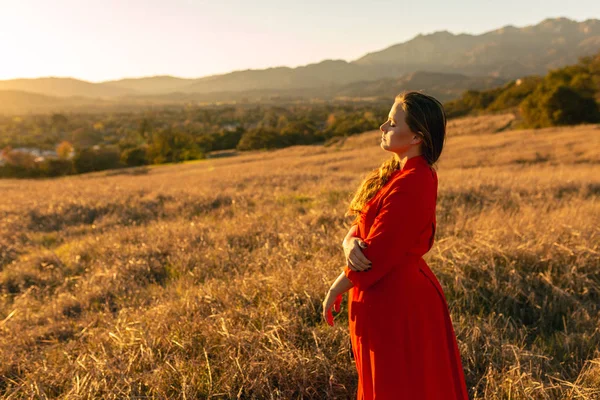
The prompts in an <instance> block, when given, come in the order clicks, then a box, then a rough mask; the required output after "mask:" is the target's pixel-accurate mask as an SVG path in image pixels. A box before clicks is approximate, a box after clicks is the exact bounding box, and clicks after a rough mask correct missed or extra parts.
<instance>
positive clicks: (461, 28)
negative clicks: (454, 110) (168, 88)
mask: <svg viewBox="0 0 600 400" xmlns="http://www.w3.org/2000/svg"><path fill="white" fill-rule="evenodd" d="M554 17H568V18H571V19H574V20H577V21H583V20H586V19H589V18H600V1H598V0H574V1H565V0H539V1H538V0H502V1H498V0H496V1H489V0H461V1H448V0H413V1H402V0H395V1H383V0H368V1H367V0H365V1H354V0H346V1H337V0H335V1H328V0H320V1H316V0H295V1H286V0H253V1H248V0H239V1H233V0H163V1H158V0H129V1H128V0H102V1H98V0H52V1H50V0H0V54H1V55H0V79H12V78H32V77H42V76H60V77H67V76H69V77H74V78H78V79H84V80H88V81H92V82H98V81H103V80H110V79H119V78H124V77H141V76H151V75H174V76H179V77H186V78H187V77H189V78H197V77H201V76H207V75H213V74H220V73H227V72H231V71H234V70H244V69H259V68H268V67H275V66H289V67H296V66H299V65H306V64H310V63H315V62H320V61H322V60H324V59H343V60H346V61H352V60H355V59H357V58H359V57H361V56H363V55H365V54H366V53H368V52H373V51H377V50H382V49H384V48H386V47H388V46H390V45H393V44H396V43H399V42H403V41H406V40H409V39H411V38H413V37H414V36H416V35H417V34H419V33H423V34H426V33H432V32H435V31H440V30H448V31H450V32H452V33H473V34H479V33H483V32H487V31H489V30H493V29H496V28H500V27H502V26H505V25H509V24H511V25H515V26H517V27H522V26H526V25H533V24H537V23H539V22H541V21H542V20H544V19H545V18H554Z"/></svg>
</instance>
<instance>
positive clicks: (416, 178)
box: [390, 165, 437, 190]
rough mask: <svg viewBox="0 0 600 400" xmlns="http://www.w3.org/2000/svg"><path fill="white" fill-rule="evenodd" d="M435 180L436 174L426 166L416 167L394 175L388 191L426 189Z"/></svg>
mask: <svg viewBox="0 0 600 400" xmlns="http://www.w3.org/2000/svg"><path fill="white" fill-rule="evenodd" d="M436 179H437V174H436V172H435V170H434V169H433V168H431V167H430V166H428V165H416V166H413V167H410V168H407V169H405V170H402V171H397V173H395V174H394V175H393V176H392V178H391V180H392V182H391V183H390V190H393V189H394V188H397V189H400V188H411V187H413V188H414V187H426V186H429V184H430V183H433V182H434V181H435V180H436Z"/></svg>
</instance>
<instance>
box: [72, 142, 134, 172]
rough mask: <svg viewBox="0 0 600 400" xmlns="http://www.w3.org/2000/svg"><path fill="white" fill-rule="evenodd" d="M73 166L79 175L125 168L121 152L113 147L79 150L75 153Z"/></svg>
mask: <svg viewBox="0 0 600 400" xmlns="http://www.w3.org/2000/svg"><path fill="white" fill-rule="evenodd" d="M73 164H74V166H75V170H76V171H77V173H84V172H92V171H103V170H105V169H112V168H120V167H122V166H123V164H122V163H121V156H120V153H119V150H118V149H117V148H113V147H98V148H97V147H85V148H82V149H79V150H78V151H77V152H76V153H75V157H74V158H73Z"/></svg>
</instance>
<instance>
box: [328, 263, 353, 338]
mask: <svg viewBox="0 0 600 400" xmlns="http://www.w3.org/2000/svg"><path fill="white" fill-rule="evenodd" d="M352 286H353V284H352V281H350V279H348V277H346V275H345V274H344V272H342V273H341V274H340V276H338V278H337V279H336V280H335V282H333V285H331V288H330V289H329V292H327V295H326V296H325V300H323V318H324V319H325V321H327V323H328V324H329V325H330V326H333V314H332V312H331V307H333V309H334V310H335V312H339V311H340V305H341V303H342V294H344V293H345V292H347V291H348V290H349V289H350V288H351V287H352Z"/></svg>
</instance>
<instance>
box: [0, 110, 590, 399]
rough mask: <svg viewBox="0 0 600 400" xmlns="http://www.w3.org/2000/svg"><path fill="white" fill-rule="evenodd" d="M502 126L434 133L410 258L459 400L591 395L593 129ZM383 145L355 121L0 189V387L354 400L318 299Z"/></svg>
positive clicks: (469, 123) (345, 357)
mask: <svg viewBox="0 0 600 400" xmlns="http://www.w3.org/2000/svg"><path fill="white" fill-rule="evenodd" d="M511 118H512V116H510V115H508V116H507V115H505V116H494V117H478V118H465V119H460V120H455V121H452V122H451V123H450V124H449V132H448V139H447V142H446V147H445V149H444V153H443V155H442V157H441V159H440V161H439V165H438V174H439V195H438V208H437V213H438V214H437V218H438V230H437V233H436V242H435V244H434V247H433V248H432V250H431V251H430V252H429V253H427V254H426V255H425V259H426V261H427V262H428V264H429V265H430V267H431V269H432V270H433V271H434V272H435V274H436V275H437V276H438V279H439V280H440V282H441V283H442V286H443V287H444V290H445V293H446V297H447V299H448V302H449V307H450V310H451V315H452V320H453V324H454V327H455V330H456V334H457V337H458V341H459V346H460V351H461V355H462V359H463V365H464V368H465V375H466V378H467V386H468V388H469V392H470V397H471V398H473V399H598V398H600V261H599V260H600V235H599V234H600V230H599V227H600V203H599V202H598V198H599V196H600V165H599V161H600V125H582V126H577V127H571V128H550V129H542V130H516V131H511V130H506V126H507V124H508V123H509V122H510V119H511ZM388 157H390V153H386V152H385V151H383V150H382V149H381V148H380V147H379V133H378V132H376V131H374V132H366V133H364V134H362V135H357V136H352V137H348V138H347V139H346V140H341V141H339V142H337V143H332V144H331V145H328V146H326V147H325V146H295V147H292V148H286V149H281V150H277V151H270V152H261V151H258V152H253V153H249V154H242V155H234V156H230V157H219V158H211V159H207V160H203V161H197V162H191V163H186V164H180V165H166V166H157V167H150V168H137V169H127V170H118V171H107V172H98V173H92V174H86V175H81V176H72V177H64V178H59V179H51V180H39V181H33V180H3V181H0V196H1V197H0V199H1V200H0V218H1V223H0V295H1V297H0V396H2V397H3V398H7V399H16V398H42V399H44V398H70V399H78V398H106V399H111V398H157V399H162V398H181V399H193V398H202V399H203V398H211V399H235V398H242V399H279V398H281V399H313V398H314V399H322V398H336V399H346V398H354V395H355V389H356V384H357V381H356V379H357V378H356V370H355V366H354V361H353V360H352V359H351V357H350V347H349V334H348V326H347V322H348V321H347V314H346V312H347V309H346V304H345V299H344V303H343V305H342V312H341V313H340V314H335V313H334V315H335V326H334V327H333V328H332V327H329V326H328V325H327V324H326V323H325V322H324V321H323V320H322V318H321V311H320V308H321V302H322V301H323V298H324V295H325V293H326V291H327V289H328V288H329V286H330V284H331V283H332V282H333V280H334V279H335V277H336V276H337V275H338V274H339V272H340V271H341V269H342V268H343V264H344V255H343V250H342V247H341V241H342V239H343V237H344V236H345V234H346V232H347V230H348V228H349V225H350V222H351V218H348V217H344V212H345V209H346V206H347V204H348V202H349V200H350V196H351V194H352V192H353V190H355V188H356V187H357V185H358V184H359V183H360V181H361V180H362V178H363V177H364V176H365V174H366V173H367V172H368V171H369V170H370V169H373V168H376V167H377V166H378V165H379V164H380V163H381V162H382V161H383V160H384V159H387V158H388ZM345 298H346V296H345ZM389 312H390V313H393V312H394V310H389ZM432 384H435V382H432Z"/></svg>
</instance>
